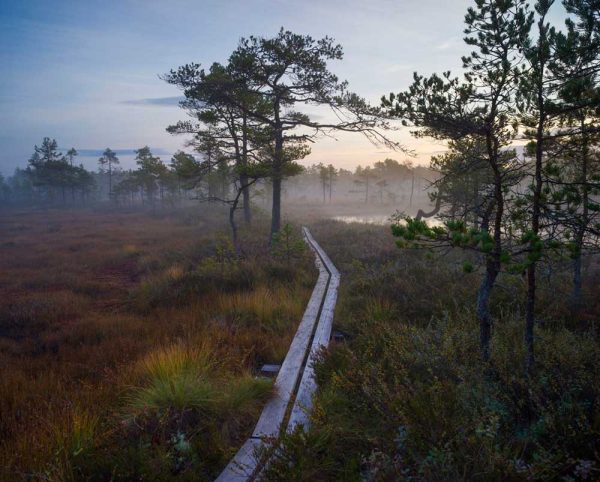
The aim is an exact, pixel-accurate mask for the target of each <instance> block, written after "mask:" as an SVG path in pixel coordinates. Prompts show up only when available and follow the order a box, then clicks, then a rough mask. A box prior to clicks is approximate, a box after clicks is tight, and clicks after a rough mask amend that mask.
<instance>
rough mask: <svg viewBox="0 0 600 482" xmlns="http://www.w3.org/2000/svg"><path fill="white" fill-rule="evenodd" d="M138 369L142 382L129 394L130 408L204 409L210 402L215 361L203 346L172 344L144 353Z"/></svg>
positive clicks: (212, 355)
mask: <svg viewBox="0 0 600 482" xmlns="http://www.w3.org/2000/svg"><path fill="white" fill-rule="evenodd" d="M138 370H140V371H141V372H142V377H143V379H144V386H142V387H140V388H137V389H135V390H134V393H133V395H132V396H131V400H130V402H129V405H130V407H131V408H132V409H133V410H134V411H143V410H154V411H158V410H167V409H170V408H173V409H176V410H185V409H187V408H194V409H207V408H209V407H211V406H212V405H214V402H215V400H216V393H217V390H216V388H215V387H214V386H213V383H214V380H213V379H214V377H215V371H216V370H217V364H216V361H215V357H214V354H213V353H212V352H211V351H210V350H209V349H208V348H207V347H200V348H195V349H193V348H188V347H185V346H184V345H182V344H177V345H173V346H171V347H169V348H167V349H163V350H158V351H156V352H153V353H150V354H149V355H147V356H146V357H145V358H144V359H143V360H142V361H141V362H140V367H139V368H138ZM211 377H212V378H213V379H211Z"/></svg>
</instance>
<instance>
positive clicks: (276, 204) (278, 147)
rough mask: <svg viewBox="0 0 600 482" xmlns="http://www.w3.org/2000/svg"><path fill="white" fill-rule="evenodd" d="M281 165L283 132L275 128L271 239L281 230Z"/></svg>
mask: <svg viewBox="0 0 600 482" xmlns="http://www.w3.org/2000/svg"><path fill="white" fill-rule="evenodd" d="M282 164H283V132H282V131H281V127H280V126H279V128H277V127H276V128H275V155H274V159H273V205H272V209H271V237H270V241H273V236H274V235H275V234H276V233H278V232H279V230H280V229H281V180H282V168H283V166H282Z"/></svg>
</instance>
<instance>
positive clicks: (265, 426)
mask: <svg viewBox="0 0 600 482" xmlns="http://www.w3.org/2000/svg"><path fill="white" fill-rule="evenodd" d="M317 263H318V267H319V271H320V273H319V278H318V280H317V284H316V285H315V288H314V289H313V293H312V295H311V297H310V301H309V302H308V305H307V307H306V311H305V312H304V316H303V317H302V321H301V322H300V325H299V326H298V330H297V331H296V335H295V336H294V339H293V340H292V343H291V345H290V349H289V351H288V353H287V355H286V357H285V360H284V361H283V363H282V365H281V369H280V370H279V373H278V374H277V379H276V380H275V393H274V395H273V397H272V398H271V399H270V400H269V401H268V402H267V404H266V405H265V408H264V409H263V411H262V413H261V415H260V418H259V420H258V423H257V424H256V427H255V429H254V432H253V433H252V436H253V437H277V436H279V431H280V429H281V424H282V423H283V418H284V416H285V413H286V411H287V408H288V405H289V403H290V399H291V397H292V394H293V392H294V389H295V388H296V385H297V383H298V379H299V377H300V373H301V370H302V365H303V363H304V359H305V358H306V351H307V350H308V346H309V343H310V339H311V336H312V333H313V330H314V326H315V323H316V321H317V317H318V315H319V308H320V307H321V301H322V299H323V295H324V293H325V287H326V286H327V281H328V278H329V274H328V272H327V270H325V269H324V267H323V266H322V263H321V262H320V260H317Z"/></svg>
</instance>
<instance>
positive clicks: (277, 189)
mask: <svg viewBox="0 0 600 482" xmlns="http://www.w3.org/2000/svg"><path fill="white" fill-rule="evenodd" d="M280 229H281V170H280V169H279V168H275V169H274V170H273V205H272V211H271V240H272V239H273V236H274V235H275V234H276V233H278V232H279V230H280Z"/></svg>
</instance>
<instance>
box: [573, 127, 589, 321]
mask: <svg viewBox="0 0 600 482" xmlns="http://www.w3.org/2000/svg"><path fill="white" fill-rule="evenodd" d="M581 132H582V134H583V139H582V149H581V183H582V191H583V192H582V196H581V197H582V199H581V202H582V213H581V222H580V223H579V226H578V228H577V232H576V234H575V246H576V251H575V256H574V258H573V291H572V292H571V307H572V310H573V311H576V310H578V309H579V308H580V307H581V301H582V293H583V281H582V277H581V267H582V261H583V260H582V258H583V241H584V238H585V231H586V228H587V225H588V223H589V218H588V216H589V190H588V185H587V181H588V162H589V148H588V137H587V132H586V126H585V118H582V119H581Z"/></svg>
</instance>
